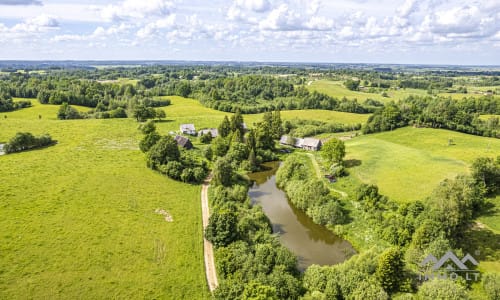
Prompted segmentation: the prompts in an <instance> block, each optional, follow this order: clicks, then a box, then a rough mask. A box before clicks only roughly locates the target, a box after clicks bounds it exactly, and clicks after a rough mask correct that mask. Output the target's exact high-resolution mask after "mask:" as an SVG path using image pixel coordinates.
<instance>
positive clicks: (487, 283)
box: [482, 273, 500, 300]
mask: <svg viewBox="0 0 500 300" xmlns="http://www.w3.org/2000/svg"><path fill="white" fill-rule="evenodd" d="M482 281H483V288H484V291H485V292H486V295H488V297H489V298H490V299H491V300H496V299H500V274H498V273H486V274H484V275H483V279H482Z"/></svg>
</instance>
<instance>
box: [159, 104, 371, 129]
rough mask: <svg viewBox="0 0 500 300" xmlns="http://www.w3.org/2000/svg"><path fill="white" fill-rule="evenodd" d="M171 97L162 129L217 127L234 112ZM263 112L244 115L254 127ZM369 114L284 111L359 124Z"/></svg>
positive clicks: (285, 117)
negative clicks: (184, 126) (189, 124)
mask: <svg viewBox="0 0 500 300" xmlns="http://www.w3.org/2000/svg"><path fill="white" fill-rule="evenodd" d="M163 98H167V99H170V100H171V102H172V104H171V105H170V106H167V107H164V108H163V109H164V110H165V112H166V114H167V122H163V123H161V124H159V125H158V128H159V129H160V130H179V125H180V124H183V123H194V125H195V126H196V128H197V129H201V128H208V127H217V126H218V125H219V124H220V123H221V122H222V120H223V119H224V116H228V117H230V116H231V115H232V113H228V112H222V111H217V110H214V109H211V108H207V107H204V106H203V105H201V104H200V102H199V101H197V100H194V99H189V98H182V97H179V96H167V97H163ZM263 115H264V114H263V113H261V114H249V115H244V116H243V117H244V120H245V123H246V124H247V125H248V126H249V127H252V124H254V123H257V122H260V121H262V117H263ZM368 117H369V115H367V114H353V113H344V112H338V111H330V110H289V111H282V112H281V118H282V119H283V120H292V119H295V118H298V119H310V120H319V121H324V122H333V123H343V124H358V123H364V122H366V121H367V120H368Z"/></svg>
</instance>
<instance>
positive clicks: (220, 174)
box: [213, 157, 234, 186]
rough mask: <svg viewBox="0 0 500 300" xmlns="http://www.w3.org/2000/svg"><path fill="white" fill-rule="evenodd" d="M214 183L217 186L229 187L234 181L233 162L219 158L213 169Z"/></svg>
mask: <svg viewBox="0 0 500 300" xmlns="http://www.w3.org/2000/svg"><path fill="white" fill-rule="evenodd" d="M213 181H214V183H215V184H220V185H223V186H229V185H231V184H232V183H233V181H234V174H233V166H232V162H231V160H229V159H228V158H226V157H221V158H218V159H217V160H216V161H215V164H214V168H213Z"/></svg>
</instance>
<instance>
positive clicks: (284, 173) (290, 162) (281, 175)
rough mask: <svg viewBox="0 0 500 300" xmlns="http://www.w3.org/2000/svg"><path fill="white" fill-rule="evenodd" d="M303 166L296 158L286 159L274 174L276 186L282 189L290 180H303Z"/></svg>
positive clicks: (305, 173) (304, 177) (304, 173)
mask: <svg viewBox="0 0 500 300" xmlns="http://www.w3.org/2000/svg"><path fill="white" fill-rule="evenodd" d="M304 164H305V162H304V160H303V159H300V158H299V157H298V156H289V157H287V158H286V160H285V161H284V162H283V164H282V165H281V166H280V168H279V169H278V172H277V173H276V184H277V185H278V186H279V187H280V188H282V189H284V188H285V186H286V184H287V183H288V182H290V181H292V180H305V179H306V178H307V168H306V167H305V166H304Z"/></svg>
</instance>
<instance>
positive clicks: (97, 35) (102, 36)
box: [52, 23, 131, 42]
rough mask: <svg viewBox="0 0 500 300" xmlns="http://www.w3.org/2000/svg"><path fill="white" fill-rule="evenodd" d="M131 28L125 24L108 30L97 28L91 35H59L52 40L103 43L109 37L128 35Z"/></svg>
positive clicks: (113, 26)
mask: <svg viewBox="0 0 500 300" xmlns="http://www.w3.org/2000/svg"><path fill="white" fill-rule="evenodd" d="M129 29H131V26H130V25H128V24H126V23H121V24H118V25H112V26H110V27H108V28H104V27H102V26H98V27H97V28H96V29H95V30H94V31H93V32H92V33H91V34H87V35H85V34H60V35H56V36H54V37H53V38H52V41H53V42H70V41H98V40H101V41H104V40H107V39H108V38H109V37H112V36H115V37H118V36H119V35H120V34H128V33H129Z"/></svg>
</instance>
